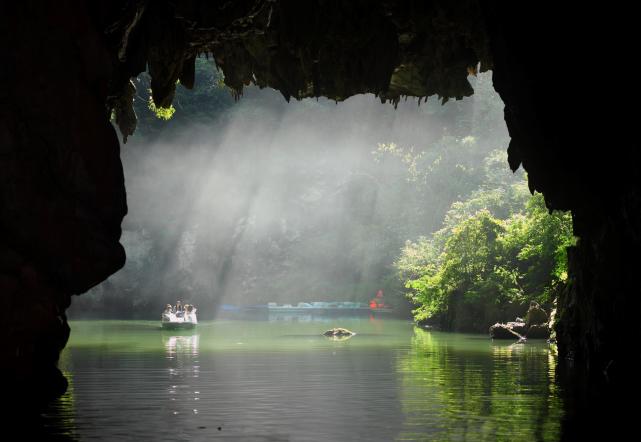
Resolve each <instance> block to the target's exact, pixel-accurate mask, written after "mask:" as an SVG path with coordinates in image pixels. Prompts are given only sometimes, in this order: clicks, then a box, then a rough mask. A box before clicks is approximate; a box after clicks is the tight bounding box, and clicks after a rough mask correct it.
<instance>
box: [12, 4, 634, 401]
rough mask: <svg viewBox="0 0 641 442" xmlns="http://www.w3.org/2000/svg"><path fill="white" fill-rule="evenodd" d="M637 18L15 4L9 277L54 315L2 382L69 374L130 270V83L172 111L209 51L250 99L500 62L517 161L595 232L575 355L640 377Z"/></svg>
mask: <svg viewBox="0 0 641 442" xmlns="http://www.w3.org/2000/svg"><path fill="white" fill-rule="evenodd" d="M635 17H636V15H635V14H634V13H633V11H631V10H630V11H627V10H622V8H621V7H609V8H608V7H606V6H605V5H603V4H600V3H597V4H595V6H588V5H583V6H582V7H581V8H578V7H576V6H575V5H571V4H560V3H554V4H552V3H551V4H543V3H539V2H537V3H526V4H521V2H502V1H498V0H494V1H492V0H462V1H456V2H454V1H447V0H440V1H420V0H415V1H411V0H406V1H403V0H397V1H394V0H389V1H385V0H378V1H366V0H342V1H341V0H312V1H304V2H301V1H298V2H297V1H294V0H239V1H204V0H184V1H168V0H128V1H126V0H109V1H107V0H100V1H88V0H65V1H60V2H31V1H20V2H17V1H15V2H14V1H7V2H3V3H2V11H1V13H0V34H1V35H3V36H4V37H3V38H2V39H0V48H1V49H2V52H3V54H4V59H3V63H2V66H1V67H0V84H2V85H3V86H4V87H3V89H2V91H1V92H0V99H1V101H2V103H3V106H0V171H2V173H1V174H0V233H1V234H2V235H1V237H0V289H1V290H2V294H3V295H4V296H5V297H6V299H7V300H8V301H7V302H8V305H13V306H14V307H19V308H20V309H22V310H21V311H22V312H23V314H22V315H21V317H29V318H31V317H33V318H35V319H33V320H32V321H31V322H24V321H20V320H19V319H20V318H19V317H18V316H16V318H14V319H15V321H14V322H15V323H13V322H12V323H11V324H10V327H9V331H10V335H9V336H8V338H7V342H10V343H11V347H10V348H8V349H7V350H6V351H5V352H3V354H2V355H1V356H0V358H1V359H2V360H1V361H0V362H1V364H0V366H1V367H2V370H3V371H2V374H3V375H6V376H3V377H5V379H40V383H39V384H38V385H40V387H41V388H43V389H45V390H46V389H47V388H48V387H46V385H47V382H49V381H48V379H49V380H50V379H53V378H56V377H57V379H58V380H59V378H60V377H61V375H60V373H59V372H58V371H57V369H55V361H56V360H57V355H58V352H59V350H60V349H61V348H63V347H64V345H65V342H66V339H67V336H68V328H67V326H66V318H65V315H64V312H65V309H66V307H67V306H68V304H69V302H70V296H71V295H72V294H80V293H83V292H84V291H86V290H88V289H89V288H90V287H92V286H93V285H95V284H97V283H99V282H101V281H102V280H104V279H105V278H106V277H107V276H109V275H110V274H112V273H113V272H115V271H117V270H118V269H119V268H120V267H121V266H122V265H123V263H124V259H125V256H124V250H123V249H122V246H121V245H120V244H119V242H118V240H119V237H120V232H121V231H120V224H121V221H122V219H123V217H124V216H125V214H126V212H127V206H126V194H125V187H124V176H123V173H122V165H121V162H120V158H119V143H118V140H117V138H116V134H115V131H114V129H113V128H112V126H111V124H110V122H109V118H110V115H112V113H113V115H114V116H115V120H116V123H117V124H118V126H119V127H120V130H121V132H122V134H123V136H124V137H127V136H128V135H131V134H132V133H133V131H134V130H135V121H136V120H135V114H134V112H133V108H132V106H131V103H132V100H133V97H134V95H135V90H134V89H133V85H132V83H131V81H130V79H131V78H132V77H135V76H137V75H138V74H139V73H141V72H143V71H146V70H147V71H148V72H149V74H150V75H151V78H152V82H151V88H152V97H153V100H154V102H155V104H156V105H157V106H160V107H166V106H169V105H170V104H171V102H172V99H173V96H174V91H175V87H176V83H177V82H178V81H179V82H180V84H181V85H182V86H181V87H183V86H184V87H187V88H191V87H193V85H194V61H195V58H196V57H198V56H199V55H206V56H209V57H212V58H213V59H214V60H215V62H216V64H217V66H218V68H219V69H221V70H222V72H223V73H224V77H225V83H226V84H227V86H229V87H230V88H231V89H232V90H233V91H235V93H236V94H237V95H240V94H242V90H243V87H245V86H246V85H249V84H255V85H257V86H259V87H272V88H274V89H278V90H279V91H281V93H282V94H283V95H284V97H285V98H286V99H290V98H296V99H300V98H304V97H314V96H325V97H328V98H330V99H335V100H337V101H340V100H343V99H346V98H347V97H349V96H351V95H355V94H361V93H373V94H376V95H377V96H379V97H380V98H381V100H382V101H389V102H392V103H395V102H397V101H398V100H400V99H402V97H403V96H414V97H419V98H424V97H428V96H432V95H437V96H439V97H441V98H442V99H443V100H447V99H458V98H462V97H465V96H468V95H470V94H472V93H473V91H472V89H471V87H470V85H469V83H468V81H467V77H468V75H470V74H474V73H475V72H476V70H477V69H481V70H485V69H492V71H493V83H494V87H495V89H496V90H497V91H498V93H499V94H500V95H501V98H502V99H503V102H504V104H505V119H506V123H507V127H508V130H509V132H510V137H511V142H510V146H509V149H508V154H509V163H510V167H511V168H512V169H516V168H518V167H519V166H521V165H522V166H523V167H524V169H525V170H526V171H527V172H528V180H529V184H530V189H531V191H535V190H538V191H541V192H542V193H543V194H544V196H545V199H546V204H547V205H548V207H549V208H550V209H563V210H568V209H571V210H572V212H573V217H574V230H575V233H576V234H577V236H579V237H580V241H579V244H578V246H577V247H576V248H575V249H573V251H572V252H571V253H570V258H571V259H570V270H571V273H572V274H571V275H570V281H571V283H570V284H569V286H568V289H567V293H566V294H565V295H563V296H561V298H560V302H561V304H562V305H561V306H562V307H563V306H565V307H564V308H563V309H562V314H561V315H560V324H563V326H562V329H561V330H560V349H562V350H563V351H562V353H566V354H572V355H575V356H576V358H577V360H584V361H588V363H587V366H588V367H591V368H590V371H591V372H594V373H596V375H595V376H597V377H600V378H602V379H604V375H603V373H606V374H607V379H608V382H610V383H611V382H612V379H615V378H616V379H621V380H622V381H621V382H624V381H625V382H628V384H625V385H626V386H629V382H630V381H631V380H632V379H636V378H634V377H633V374H632V373H633V369H634V370H636V369H638V368H640V367H641V356H640V354H639V352H638V351H633V352H631V351H629V349H628V347H627V346H626V344H625V343H624V342H622V340H621V339H620V337H621V336H626V337H627V340H629V339H635V340H636V339H638V338H641V327H640V321H639V319H638V315H639V312H641V301H640V300H641V290H640V288H639V285H638V284H637V283H636V281H637V278H636V275H637V273H638V268H639V266H640V265H641V263H640V259H639V257H638V255H639V254H638V252H637V253H636V257H633V258H630V257H629V256H630V254H629V253H628V252H629V251H638V249H639V248H640V247H641V189H640V182H639V180H638V176H639V168H640V166H639V164H641V158H640V149H638V146H637V145H638V140H637V139H636V138H634V137H633V136H631V135H632V131H633V129H634V128H635V127H636V125H637V123H636V121H635V120H636V115H635V113H634V112H629V111H625V110H624V109H625V108H626V103H625V99H626V98H628V97H629V96H632V97H636V95H638V94H636V95H635V93H634V92H635V90H636V89H637V88H636V87H635V86H634V84H633V82H632V81H631V80H630V79H629V78H627V77H626V76H625V75H624V73H625V72H629V70H630V63H631V60H633V59H634V56H633V55H631V54H635V53H636V47H635V42H636V40H637V39H636V38H635V33H634V30H635V29H636V26H637V24H636V23H635V22H634V19H635ZM608 23H609V24H611V25H615V26H612V27H610V28H607V29H606V25H607V24H608ZM613 27H616V29H612V28H613ZM595 65H597V66H599V67H601V70H600V71H599V73H598V74H599V77H598V78H593V77H592V76H591V75H594V74H593V72H594V68H593V66H595ZM596 86H599V87H598V88H597V87H596ZM595 89H597V90H596V91H595ZM12 321H13V319H12ZM14 347H15V348H14ZM12 355H13V356H12ZM15 355H18V356H15ZM612 361H615V362H614V363H613V362H612ZM621 367H623V368H621ZM615 370H620V373H623V374H619V375H616V376H615V374H616V371H615ZM621 370H622V371H621ZM637 378H638V376H637ZM54 381H55V379H54ZM639 384H640V383H639V382H638V379H637V381H636V382H635V383H634V385H636V386H639ZM16 385H20V383H19V382H18V383H16ZM620 385H624V384H623V383H622V384H620ZM40 387H37V386H36V387H34V388H35V389H36V390H37V389H38V388H40ZM57 391H58V390H57Z"/></svg>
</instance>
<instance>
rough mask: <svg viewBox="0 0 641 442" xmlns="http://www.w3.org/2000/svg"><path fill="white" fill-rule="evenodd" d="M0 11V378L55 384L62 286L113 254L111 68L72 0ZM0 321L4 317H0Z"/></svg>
mask: <svg viewBox="0 0 641 442" xmlns="http://www.w3.org/2000/svg"><path fill="white" fill-rule="evenodd" d="M1 8H2V10H1V12H0V15H1V17H2V18H0V26H1V30H2V32H0V35H2V38H1V39H0V45H1V47H2V54H3V57H2V67H1V68H0V84H2V91H1V92H0V94H1V95H0V97H1V100H0V102H1V103H2V105H1V106H0V293H1V295H2V305H3V321H5V327H6V325H8V326H9V327H8V336H5V348H4V349H3V351H2V352H0V370H1V373H2V379H3V380H5V382H6V385H7V386H8V388H9V390H10V391H11V390H12V389H13V388H15V389H18V390H19V391H20V392H21V395H20V397H23V396H26V397H29V393H30V392H32V393H34V394H35V395H38V396H40V397H43V396H44V397H50V396H53V395H56V394H60V393H61V392H63V391H64V389H65V387H66V381H65V380H64V378H63V377H62V375H61V374H60V373H59V372H58V370H57V368H56V362H57V359H58V354H59V351H60V350H61V349H62V348H63V347H64V345H65V343H66V341H67V337H68V333H69V328H68V326H67V323H66V318H65V309H66V308H67V307H68V305H69V302H70V296H71V295H72V294H79V293H82V292H84V291H86V290H88V289H89V288H90V287H92V286H93V285H95V284H97V283H99V282H101V281H102V280H104V279H105V278H106V277H107V276H109V275H110V274H112V273H113V272H115V271H116V270H118V269H119V268H120V267H121V266H122V265H123V264H124V259H125V256H124V250H123V248H122V247H121V245H120V244H119V242H118V240H119V237H120V223H121V221H122V218H123V216H124V215H125V213H126V210H127V207H126V202H125V189H124V179H123V172H122V166H121V163H120V158H119V143H118V139H117V137H116V133H115V131H114V129H113V128H112V126H111V125H110V123H109V120H108V115H109V114H108V110H107V108H106V106H105V98H106V94H107V86H108V81H109V78H110V75H111V72H112V70H111V64H110V62H109V54H108V53H107V52H106V51H105V48H104V45H103V43H102V36H101V34H100V33H99V32H98V31H97V30H96V28H95V27H94V26H93V24H92V22H91V21H90V17H89V14H88V11H87V10H86V4H85V2H84V1H63V2H38V1H20V2H3V3H2V7H1ZM7 322H8V324H7Z"/></svg>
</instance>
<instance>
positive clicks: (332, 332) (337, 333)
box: [323, 327, 356, 338]
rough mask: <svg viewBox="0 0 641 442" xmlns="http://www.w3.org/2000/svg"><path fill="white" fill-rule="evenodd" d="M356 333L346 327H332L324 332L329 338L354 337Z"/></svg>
mask: <svg viewBox="0 0 641 442" xmlns="http://www.w3.org/2000/svg"><path fill="white" fill-rule="evenodd" d="M355 334H356V333H354V332H353V331H351V330H347V329H346V328H340V327H336V328H330V329H329V330H327V331H326V332H325V333H323V336H327V337H328V338H345V337H352V336H354V335H355Z"/></svg>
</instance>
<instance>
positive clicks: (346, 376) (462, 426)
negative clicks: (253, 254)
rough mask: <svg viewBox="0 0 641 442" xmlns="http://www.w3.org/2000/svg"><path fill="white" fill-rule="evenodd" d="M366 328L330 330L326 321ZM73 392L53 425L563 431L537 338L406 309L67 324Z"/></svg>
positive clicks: (186, 435)
mask: <svg viewBox="0 0 641 442" xmlns="http://www.w3.org/2000/svg"><path fill="white" fill-rule="evenodd" d="M333 326H342V327H347V328H350V329H352V330H354V331H356V332H357V333H358V334H357V335H356V336H354V337H353V338H352V339H350V340H348V341H345V342H333V341H330V340H328V339H327V338H325V337H323V336H320V333H321V332H322V331H323V330H325V329H327V328H330V327H333ZM71 327H72V336H71V340H70V342H69V345H68V347H67V349H66V350H65V351H64V352H63V354H62V357H61V362H60V367H61V369H62V370H63V372H64V373H65V375H66V376H67V378H68V379H69V390H68V392H67V394H66V395H65V396H64V397H63V398H61V399H60V400H59V401H58V402H57V403H56V404H55V405H54V406H53V407H52V408H51V409H50V410H49V411H48V412H47V415H46V423H47V425H48V426H49V428H48V430H47V431H48V432H49V433H50V434H52V435H53V434H58V435H60V436H63V435H64V436H67V437H69V438H71V439H78V440H90V439H102V440H119V439H122V440H212V439H213V440H230V441H352V440H363V441H374V440H470V441H478V440H492V441H493V440H523V441H530V440H556V439H558V437H559V432H560V421H561V414H562V411H561V400H560V399H559V395H558V391H557V389H556V386H555V384H554V366H555V353H554V351H553V349H551V348H550V347H549V346H548V344H546V343H545V342H543V341H540V342H528V343H527V344H512V343H511V342H494V343H493V342H491V341H490V340H489V339H488V338H487V337H485V336H478V335H465V334H454V333H439V332H429V331H424V330H421V329H418V328H415V327H413V326H412V324H411V323H408V322H406V321H398V320H376V319H369V318H363V319H344V320H338V319H335V320H331V321H328V322H313V321H308V322H300V321H298V322H294V321H275V322H267V321H265V322H259V321H220V322H218V321H217V322H209V323H202V324H201V325H199V327H198V329H197V330H196V331H195V332H165V331H162V330H160V329H159V324H158V323H156V322H141V321H86V322H84V321H83V322H73V323H72V324H71Z"/></svg>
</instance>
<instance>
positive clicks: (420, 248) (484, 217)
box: [396, 185, 574, 330]
mask: <svg viewBox="0 0 641 442" xmlns="http://www.w3.org/2000/svg"><path fill="white" fill-rule="evenodd" d="M522 187H523V186H521V185H512V186H510V187H509V188H507V189H505V188H504V189H493V190H479V191H476V192H473V194H472V196H471V197H470V199H468V200H466V201H462V202H455V203H453V204H452V208H451V209H450V211H448V213H447V215H446V217H445V221H444V227H443V229H441V230H440V231H438V232H435V233H434V234H433V235H432V236H430V237H424V238H420V239H419V240H418V241H417V242H416V243H412V242H408V243H407V244H406V245H405V247H404V248H403V250H402V252H401V256H400V257H399V259H398V260H397V261H396V268H397V270H398V271H399V274H400V277H401V279H402V280H403V281H404V282H405V286H406V288H408V289H409V294H408V297H409V298H410V299H411V300H412V302H413V303H414V304H416V305H417V306H418V307H417V309H416V310H415V311H414V315H415V318H416V319H417V320H426V319H429V318H434V317H435V316H437V317H438V316H440V318H441V321H442V322H443V324H442V325H444V326H445V327H447V328H455V329H463V330H465V329H470V330H481V329H484V328H485V327H486V326H488V325H490V324H491V323H492V322H494V321H497V320H507V319H513V318H509V317H505V315H508V314H510V313H512V311H511V310H512V309H510V307H513V306H524V305H525V304H527V302H529V301H530V300H537V301H538V302H541V303H549V302H551V301H552V300H553V299H552V298H553V296H554V293H555V292H554V289H555V287H556V285H558V284H560V283H562V282H563V281H564V280H565V278H566V277H567V261H566V254H565V249H566V247H567V246H569V245H571V244H572V243H573V241H574V239H573V236H572V228H571V219H570V216H569V215H568V214H567V213H554V214H548V212H547V209H546V208H545V203H544V200H543V196H542V195H540V194H537V195H535V196H533V197H531V198H530V199H529V200H528V201H527V202H526V201H524V200H523V197H522V195H521V192H522ZM501 191H502V192H501ZM510 192H512V193H514V194H515V195H516V196H515V197H514V198H513V201H515V202H521V204H520V205H519V204H517V203H514V202H510V199H509V198H506V197H505V195H506V194H509V193H510ZM497 195H499V196H501V195H502V196H503V198H497ZM502 201H503V202H502ZM505 201H507V202H505ZM505 206H507V207H505ZM473 210H476V212H474V213H472V211H473ZM497 212H499V213H506V216H505V217H504V219H499V218H497V217H496V213H497Z"/></svg>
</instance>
